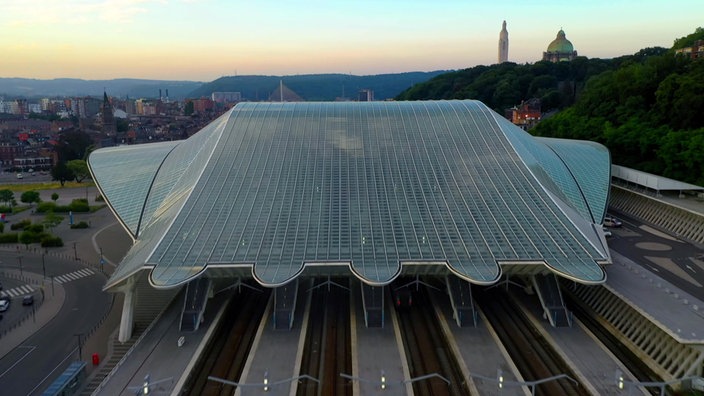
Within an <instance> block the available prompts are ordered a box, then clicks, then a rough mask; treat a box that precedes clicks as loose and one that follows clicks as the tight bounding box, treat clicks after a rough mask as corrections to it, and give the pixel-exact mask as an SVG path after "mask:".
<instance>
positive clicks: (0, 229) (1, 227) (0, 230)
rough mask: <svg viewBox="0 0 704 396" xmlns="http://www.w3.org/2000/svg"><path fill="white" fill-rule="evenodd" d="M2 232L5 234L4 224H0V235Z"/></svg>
mask: <svg viewBox="0 0 704 396" xmlns="http://www.w3.org/2000/svg"><path fill="white" fill-rule="evenodd" d="M3 232H5V223H3V222H0V234H2V233H3Z"/></svg>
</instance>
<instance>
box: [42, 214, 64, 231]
mask: <svg viewBox="0 0 704 396" xmlns="http://www.w3.org/2000/svg"><path fill="white" fill-rule="evenodd" d="M63 219H64V218H63V217H62V216H59V215H57V214H55V213H54V212H49V213H47V214H46V216H44V221H42V224H44V227H46V228H48V229H49V230H51V229H53V228H54V227H56V226H57V225H59V224H61V222H62V221H63Z"/></svg>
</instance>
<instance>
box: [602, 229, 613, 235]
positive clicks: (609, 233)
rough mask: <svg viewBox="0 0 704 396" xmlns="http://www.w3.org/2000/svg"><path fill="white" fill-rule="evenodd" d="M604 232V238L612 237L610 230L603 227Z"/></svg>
mask: <svg viewBox="0 0 704 396" xmlns="http://www.w3.org/2000/svg"><path fill="white" fill-rule="evenodd" d="M603 230H604V236H606V237H610V236H611V235H612V234H611V230H609V229H608V228H606V227H603Z"/></svg>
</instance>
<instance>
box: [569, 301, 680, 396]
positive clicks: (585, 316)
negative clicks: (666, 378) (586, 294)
mask: <svg viewBox="0 0 704 396" xmlns="http://www.w3.org/2000/svg"><path fill="white" fill-rule="evenodd" d="M563 290H564V289H563ZM563 296H564V298H565V302H566V303H567V306H568V307H569V309H570V310H571V311H572V312H573V313H574V315H575V317H577V319H579V320H580V321H581V322H582V324H583V325H584V326H586V327H587V328H588V329H589V331H591V332H592V334H594V336H596V337H597V338H598V339H599V341H601V343H602V344H604V346H606V348H607V349H608V350H609V351H611V353H613V354H614V356H616V358H617V359H618V360H619V361H621V363H623V365H624V366H626V367H628V370H629V371H630V372H631V374H633V376H635V377H636V379H637V380H638V381H641V382H653V383H656V382H660V381H662V378H660V377H659V376H658V375H656V374H655V373H654V372H653V371H652V370H651V369H650V368H649V367H648V366H647V365H646V364H644V363H643V360H642V358H639V357H638V356H636V355H635V354H634V353H633V352H631V351H630V350H629V349H628V348H627V347H626V346H625V345H623V343H622V342H621V341H619V340H618V338H616V337H615V336H614V335H613V334H612V333H611V332H610V331H609V329H607V328H606V327H605V326H604V325H603V324H602V323H600V321H599V319H598V318H597V314H596V313H595V312H594V311H593V310H591V309H590V308H589V307H587V306H585V305H584V304H582V303H580V302H579V301H578V300H577V299H576V298H575V297H574V296H573V295H572V294H571V293H570V292H569V290H566V292H563ZM646 389H647V390H648V392H649V393H651V394H653V395H660V391H659V389H657V388H646ZM667 394H668V395H670V394H672V392H670V391H669V390H668V391H667Z"/></svg>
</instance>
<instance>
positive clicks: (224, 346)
mask: <svg viewBox="0 0 704 396" xmlns="http://www.w3.org/2000/svg"><path fill="white" fill-rule="evenodd" d="M270 294H271V292H270V290H269V289H265V290H263V291H254V290H250V289H249V288H243V289H242V290H241V291H240V292H239V293H237V294H234V295H233V296H232V298H231V299H230V301H229V305H228V307H227V311H226V312H225V315H223V319H222V321H221V322H220V324H219V325H218V329H217V330H216V332H215V334H214V336H213V338H212V340H213V341H212V342H211V344H210V345H209V346H208V347H207V348H206V350H205V351H204V353H203V355H202V357H201V360H200V361H199V362H198V363H197V365H196V367H195V368H194V370H193V371H192V374H191V378H190V381H189V383H188V384H187V385H186V390H187V391H186V392H184V394H186V395H190V396H201V395H202V396H226V395H227V396H230V395H232V394H233V392H234V388H233V386H232V385H227V384H224V383H221V382H216V381H211V380H208V377H209V376H211V377H216V378H221V379H223V380H226V381H231V382H237V381H238V380H239V378H240V376H241V374H242V369H243V368H244V364H245V362H246V360H247V355H248V354H249V351H250V348H251V346H252V341H253V340H254V336H255V334H256V332H257V327H258V326H259V323H260V322H261V320H262V316H263V314H264V311H265V308H266V304H267V302H268V300H269V297H270Z"/></svg>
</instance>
